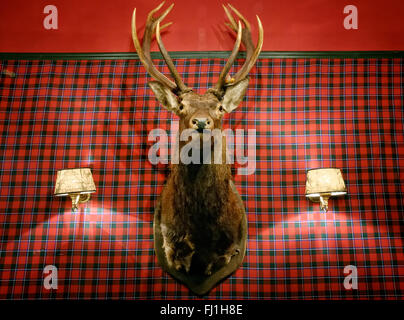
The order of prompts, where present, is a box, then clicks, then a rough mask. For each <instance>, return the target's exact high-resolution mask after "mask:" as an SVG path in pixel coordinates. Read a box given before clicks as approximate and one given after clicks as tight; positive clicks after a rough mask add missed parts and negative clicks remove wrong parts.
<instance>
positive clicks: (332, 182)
mask: <svg viewBox="0 0 404 320" xmlns="http://www.w3.org/2000/svg"><path fill="white" fill-rule="evenodd" d="M346 193H347V189H346V185H345V181H344V178H343V177H342V173H341V170H340V169H335V168H320V169H311V170H308V171H307V179H306V197H307V198H309V199H310V200H311V201H313V202H320V204H321V205H320V207H321V209H322V210H324V211H327V210H328V199H329V198H330V197H335V196H342V195H345V194H346Z"/></svg>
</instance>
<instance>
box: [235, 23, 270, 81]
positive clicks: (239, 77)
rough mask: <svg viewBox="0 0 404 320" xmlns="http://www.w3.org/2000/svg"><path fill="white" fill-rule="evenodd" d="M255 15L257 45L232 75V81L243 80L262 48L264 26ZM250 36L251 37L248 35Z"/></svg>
mask: <svg viewBox="0 0 404 320" xmlns="http://www.w3.org/2000/svg"><path fill="white" fill-rule="evenodd" d="M256 17H257V22H258V30H259V32H258V43H257V46H256V47H255V50H254V52H253V54H252V56H251V57H250V58H249V59H247V58H246V61H245V63H244V65H243V66H242V67H241V69H240V70H239V71H238V72H237V73H236V75H235V76H234V82H235V83H236V82H238V81H241V80H243V79H244V78H245V77H246V76H247V75H248V73H249V72H250V70H251V69H252V67H253V66H254V64H255V62H256V61H257V59H258V56H259V55H260V52H261V50H262V45H263V44H264V28H263V27H262V23H261V20H260V18H259V17H258V16H256ZM250 38H251V37H250Z"/></svg>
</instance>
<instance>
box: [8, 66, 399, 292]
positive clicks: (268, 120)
mask: <svg viewBox="0 0 404 320" xmlns="http://www.w3.org/2000/svg"><path fill="white" fill-rule="evenodd" d="M242 62H243V61H238V62H237V64H241V63H242ZM156 63H157V64H159V66H160V68H161V69H163V71H164V72H166V73H168V69H167V68H166V67H165V66H164V63H163V61H161V60H156ZM175 63H176V65H177V68H178V70H179V71H180V72H181V73H182V75H183V78H184V80H185V82H186V83H187V84H188V85H189V86H191V87H194V88H196V89H197V90H198V91H199V90H201V91H203V90H205V89H207V88H208V87H210V86H212V84H214V81H215V80H216V79H217V77H218V75H219V73H220V71H221V68H222V67H223V65H224V63H225V60H224V59H213V58H212V59H176V60H175ZM235 67H237V65H236V66H235ZM0 73H1V74H0V132H1V137H0V159H1V162H0V184H1V185H0V250H1V251H0V298H1V299H94V298H98V299H105V298H113V299H117V298H120V299H166V298H167V299H194V298H195V296H193V295H192V294H191V293H190V292H189V290H188V289H187V288H186V287H185V286H183V285H181V284H179V283H177V282H176V281H175V280H173V279H172V278H171V277H170V276H168V275H167V274H166V273H164V272H163V271H162V269H161V268H160V267H159V266H158V265H157V259H156V256H155V254H154V250H153V236H152V230H153V229H152V221H153V208H154V206H155V203H156V199H157V196H158V195H159V193H160V191H161V189H162V187H163V184H164V181H165V178H166V176H167V174H168V172H169V168H168V166H167V165H152V164H150V162H149V161H148V159H147V154H148V150H149V148H150V147H151V145H152V144H154V142H152V141H148V138H147V136H148V133H149V132H150V130H152V129H155V128H162V129H166V130H169V129H170V126H171V122H172V120H175V116H174V115H172V114H170V113H169V112H168V111H166V110H165V109H163V108H162V107H160V106H159V104H158V102H157V101H156V99H155V98H154V96H153V94H152V91H151V90H150V89H149V88H148V87H147V81H149V80H150V78H149V77H148V75H146V74H145V70H144V68H143V67H142V66H141V65H140V64H139V62H138V61H137V60H68V61H62V60H55V61H52V60H33V61H29V60H3V61H0ZM403 112H404V111H403V60H402V59H401V58H394V59H381V58H375V59H362V58H361V59H342V58H338V59H325V58H324V59H309V58H302V59H300V58H299V59H289V58H287V59H286V58H285V59H267V58H265V59H260V60H259V61H258V63H257V65H256V67H255V68H253V70H252V72H251V73H250V85H249V89H248V91H247V94H246V98H245V100H244V102H243V103H242V104H241V105H240V107H239V108H238V109H237V110H236V111H234V112H233V113H231V114H229V115H226V116H225V120H224V123H225V127H226V128H232V129H244V130H248V129H256V130H257V144H256V159H257V163H256V172H255V173H254V174H252V175H248V176H241V175H235V182H236V186H237V188H238V190H239V192H240V194H241V196H242V198H243V200H244V202H245V205H246V211H247V219H248V244H247V253H246V257H245V260H244V263H243V265H242V266H241V267H240V268H239V269H238V270H237V271H236V273H234V274H233V275H232V276H231V277H230V278H228V279H226V280H225V281H224V282H223V283H221V284H220V285H219V286H217V287H216V288H214V289H213V290H212V291H211V293H210V294H209V296H207V297H206V298H208V299H217V298H223V299H233V298H234V299H236V298H237V299H402V298H403V290H404V254H403V211H404V210H403V209H404V208H403V191H404V190H403V185H402V183H401V181H402V180H403V179H404V172H403V167H404V130H403V119H404V117H403V116H404V115H403ZM75 167H90V168H91V169H92V172H93V176H94V181H95V184H96V187H97V192H96V193H95V194H93V195H92V200H91V201H90V202H88V203H86V204H84V205H82V206H81V208H80V210H79V211H78V212H76V213H73V212H71V202H70V200H69V199H68V198H56V197H54V196H53V192H54V184H55V180H56V173H57V170H61V169H64V168H75ZM317 167H336V168H339V169H341V170H342V173H343V176H344V178H345V182H346V184H347V189H348V195H347V196H345V197H341V198H335V199H331V200H330V208H329V211H328V213H321V212H320V210H319V205H318V204H313V203H311V202H309V201H308V200H306V198H305V196H304V191H305V177H306V171H307V169H310V168H317ZM235 168H236V165H235V166H234V169H235ZM233 171H234V172H235V170H233ZM46 265H54V266H56V267H57V268H58V289H56V290H55V289H51V290H47V289H45V288H44V286H43V280H44V276H45V275H44V273H43V270H44V268H45V266H46ZM347 265H354V266H356V267H357V270H358V289H357V290H346V289H345V288H344V286H343V281H344V277H345V276H346V275H345V274H344V267H345V266H347Z"/></svg>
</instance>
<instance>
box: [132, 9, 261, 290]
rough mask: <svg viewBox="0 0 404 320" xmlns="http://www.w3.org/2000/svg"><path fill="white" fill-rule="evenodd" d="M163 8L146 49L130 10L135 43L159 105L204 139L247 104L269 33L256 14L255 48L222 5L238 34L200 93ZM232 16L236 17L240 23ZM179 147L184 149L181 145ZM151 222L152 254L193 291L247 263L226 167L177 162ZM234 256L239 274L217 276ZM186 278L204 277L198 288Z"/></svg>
mask: <svg viewBox="0 0 404 320" xmlns="http://www.w3.org/2000/svg"><path fill="white" fill-rule="evenodd" d="M163 4H164V2H163V3H161V4H160V5H159V6H158V7H156V8H155V9H153V10H152V11H150V13H149V15H148V17H147V21H146V27H145V30H144V35H143V43H142V45H141V44H140V41H139V39H138V36H137V31H136V9H135V10H134V12H133V18H132V37H133V43H134V45H135V48H136V51H137V53H138V56H139V59H140V61H141V62H142V64H143V65H144V67H145V68H146V70H147V72H148V73H149V74H150V75H151V76H152V77H153V78H154V79H155V81H151V82H149V85H150V87H151V89H152V90H153V92H154V94H155V95H156V98H157V99H158V101H159V102H160V103H161V104H162V105H163V106H164V107H165V108H167V109H168V110H170V111H172V112H174V113H175V114H176V115H177V116H178V117H179V118H180V121H179V131H180V134H181V132H182V131H183V130H185V129H193V130H195V131H196V132H199V133H202V132H204V131H205V130H214V129H219V130H221V129H222V118H223V116H224V114H226V113H229V112H232V111H233V110H235V109H236V108H237V106H238V105H239V104H240V103H241V101H242V100H243V98H244V95H245V92H246V89H247V86H248V78H247V75H248V73H249V71H250V70H251V68H252V67H253V66H254V64H255V62H256V60H257V58H258V56H259V53H260V51H261V49H262V44H263V36H264V35H263V33H264V32H263V27H262V24H261V21H260V19H259V18H258V16H257V21H258V30H259V33H258V44H257V46H254V45H253V42H252V37H251V28H250V24H249V22H248V21H247V20H246V19H245V18H244V17H243V16H242V15H241V14H240V12H238V11H237V10H236V9H235V8H234V7H232V6H231V5H228V7H225V6H223V7H224V10H225V13H226V15H227V17H228V19H229V22H228V23H227V25H228V26H229V27H230V28H231V29H232V30H233V31H234V32H236V33H237V37H236V41H235V44H234V48H233V50H232V52H231V54H230V57H229V58H228V60H227V62H226V64H225V66H224V68H223V70H222V71H221V73H220V75H219V79H218V81H217V83H216V85H215V86H214V87H213V88H211V89H209V90H207V91H206V92H205V93H204V94H201V95H200V94H197V93H195V92H194V91H193V90H192V89H191V88H189V87H187V86H186V85H185V84H184V82H183V81H182V79H181V77H180V75H179V73H178V71H177V70H176V68H175V66H174V63H173V61H172V60H171V58H170V56H169V55H168V53H167V50H166V49H165V47H164V44H163V42H162V40H161V36H160V31H161V30H162V29H163V28H166V27H167V26H168V25H170V24H171V23H167V24H164V25H160V23H161V22H162V20H163V19H164V18H165V17H166V16H167V14H168V13H169V12H170V11H171V9H172V8H173V5H171V6H170V7H169V8H167V9H166V10H165V11H164V12H163V13H162V14H161V15H159V16H157V17H154V14H155V13H156V12H157V11H158V10H160V9H161V7H162V6H163ZM231 12H232V13H233V14H235V16H237V17H238V19H239V20H237V22H236V20H235V19H234V17H233V15H232V13H231ZM154 34H155V35H156V39H157V43H158V46H159V49H160V52H161V54H162V56H163V58H164V60H165V62H166V64H167V66H168V68H169V70H170V73H171V76H172V77H173V79H174V81H172V80H170V79H168V78H167V77H166V76H165V75H163V74H162V73H161V72H160V71H158V70H157V69H156V67H155V66H154V65H153V62H152V59H151V55H150V43H151V41H152V37H153V35H154ZM241 43H243V45H244V47H245V49H246V60H245V63H244V65H243V66H242V67H241V68H240V69H239V71H238V72H237V73H236V74H235V75H234V76H232V77H229V76H228V73H229V71H230V68H231V66H232V65H233V63H234V61H235V59H236V57H237V54H238V52H239V48H240V44H241ZM181 147H183V145H181V143H180V148H181ZM224 148H225V146H224ZM154 224H155V226H154V227H155V249H156V252H157V255H158V258H159V262H160V264H162V265H163V267H164V266H165V267H166V268H165V269H166V270H167V271H168V272H169V273H171V274H172V275H174V276H175V277H176V278H177V279H180V280H181V281H183V282H186V283H187V284H188V285H189V286H190V287H191V289H193V290H194V292H196V293H199V294H201V293H203V292H205V291H207V290H209V289H210V287H211V286H212V283H213V284H214V283H216V282H217V281H219V280H221V279H222V278H223V277H224V276H227V275H228V274H230V273H231V272H233V271H234V270H235V269H236V268H237V267H238V266H239V265H240V263H241V261H242V258H243V257H244V251H245V239H246V227H245V225H246V220H245V209H244V204H243V202H242V200H241V197H240V195H239V193H238V191H237V189H236V187H235V185H234V183H233V181H232V177H231V171H230V167H229V165H228V164H226V163H219V164H200V165H195V164H184V163H182V162H180V163H179V164H177V165H172V168H171V174H170V176H169V177H168V180H167V182H166V185H165V187H164V189H163V191H162V194H161V197H160V201H159V203H158V205H157V207H156V211H155V221H154ZM159 237H160V238H161V243H160V242H159V240H158V239H159ZM156 239H157V240H156ZM243 241H244V243H243ZM161 249H162V251H161ZM235 256H238V257H239V260H238V262H237V263H236V264H234V266H233V267H232V268H233V269H234V270H233V269H232V270H230V271H228V272H219V271H218V270H222V269H221V268H225V267H226V266H227V265H230V264H231V261H232V260H234V259H235V258H234V259H233V257H235ZM215 273H217V274H220V276H217V277H216V278H214V277H213V278H214V279H213V280H212V281H213V282H212V283H210V284H206V285H205V284H203V281H204V280H203V277H211V276H213V275H214V274H215ZM185 274H190V275H203V277H202V278H200V277H199V278H198V279H199V280H198V281H197V282H195V281H194V280H195V279H194V280H190V279H189V278H187V277H186V276H184V275H185ZM201 279H202V280H201ZM192 281H194V282H192ZM192 283H193V284H194V285H192ZM201 283H202V284H201ZM196 287H198V289H195V288H196ZM208 287H209V288H208Z"/></svg>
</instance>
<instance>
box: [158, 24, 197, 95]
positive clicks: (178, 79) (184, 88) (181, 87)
mask: <svg viewBox="0 0 404 320" xmlns="http://www.w3.org/2000/svg"><path fill="white" fill-rule="evenodd" d="M156 39H157V44H158V46H159V48H160V52H161V55H162V56H163V58H164V60H165V62H166V63H167V66H168V69H169V70H170V73H171V75H172V76H173V78H174V81H175V83H176V84H177V86H178V89H179V90H180V92H187V91H191V89H189V88H188V87H187V86H186V85H185V84H184V82H183V81H182V79H181V77H180V75H179V73H178V71H177V69H176V68H175V66H174V63H173V60H172V59H171V57H170V56H169V54H168V52H167V50H166V48H165V47H164V44H163V41H162V40H161V36H160V21H158V22H157V26H156Z"/></svg>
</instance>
